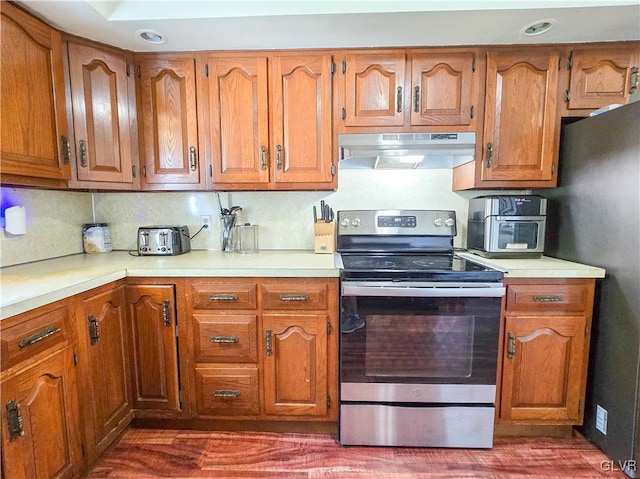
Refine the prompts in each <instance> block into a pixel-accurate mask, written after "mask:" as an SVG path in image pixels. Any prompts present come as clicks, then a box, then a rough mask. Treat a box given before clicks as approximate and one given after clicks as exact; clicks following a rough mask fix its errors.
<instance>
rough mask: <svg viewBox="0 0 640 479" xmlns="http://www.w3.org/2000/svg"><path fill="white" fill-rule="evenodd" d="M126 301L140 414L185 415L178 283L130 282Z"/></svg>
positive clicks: (133, 380) (135, 404)
mask: <svg viewBox="0 0 640 479" xmlns="http://www.w3.org/2000/svg"><path fill="white" fill-rule="evenodd" d="M126 303H127V314H126V317H127V322H128V336H129V354H130V365H131V366H130V367H131V386H132V391H133V407H134V409H135V410H136V417H161V418H179V417H182V416H183V414H182V411H183V409H182V401H181V391H180V373H179V361H178V311H177V307H176V285H175V284H173V283H164V284H163V283H161V282H160V283H158V282H154V281H153V280H151V279H149V280H145V281H142V282H134V284H127V286H126Z"/></svg>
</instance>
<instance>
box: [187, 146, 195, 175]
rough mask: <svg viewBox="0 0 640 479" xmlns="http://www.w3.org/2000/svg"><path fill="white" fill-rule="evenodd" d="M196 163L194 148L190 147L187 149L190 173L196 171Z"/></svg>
mask: <svg viewBox="0 0 640 479" xmlns="http://www.w3.org/2000/svg"><path fill="white" fill-rule="evenodd" d="M196 163H197V158H196V147H195V146H190V147H189V166H190V167H191V171H196V166H197V165H196Z"/></svg>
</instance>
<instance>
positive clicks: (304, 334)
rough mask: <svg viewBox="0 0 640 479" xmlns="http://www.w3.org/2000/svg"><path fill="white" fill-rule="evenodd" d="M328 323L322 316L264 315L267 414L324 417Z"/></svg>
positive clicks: (325, 407)
mask: <svg viewBox="0 0 640 479" xmlns="http://www.w3.org/2000/svg"><path fill="white" fill-rule="evenodd" d="M328 321H329V317H328V316H327V315H324V314H271V313H270V314H265V315H264V317H263V327H264V331H263V341H264V345H263V346H264V347H263V351H264V353H263V365H264V411H265V413H266V414H276V415H289V416H324V415H326V413H327V396H328V394H327V355H328V339H327V324H328Z"/></svg>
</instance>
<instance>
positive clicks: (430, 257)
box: [341, 253, 503, 281]
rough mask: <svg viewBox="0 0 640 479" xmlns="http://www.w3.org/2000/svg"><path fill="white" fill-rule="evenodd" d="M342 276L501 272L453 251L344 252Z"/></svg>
mask: <svg viewBox="0 0 640 479" xmlns="http://www.w3.org/2000/svg"><path fill="white" fill-rule="evenodd" d="M341 258H342V264H343V269H342V272H341V277H342V278H343V279H361V280H372V281H374V280H377V281H385V280H391V281H402V280H405V281H407V280H414V281H501V280H502V278H503V273H502V272H501V271H497V270H495V269H492V268H488V267H486V266H483V265H481V264H478V263H475V262H473V261H470V260H467V259H464V258H461V257H459V256H457V255H454V254H418V255H415V254H345V253H343V254H342V255H341Z"/></svg>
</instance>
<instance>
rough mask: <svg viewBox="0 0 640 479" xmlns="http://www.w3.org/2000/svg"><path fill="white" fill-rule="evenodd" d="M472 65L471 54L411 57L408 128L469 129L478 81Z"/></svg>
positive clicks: (472, 55) (427, 54) (439, 54)
mask: <svg viewBox="0 0 640 479" xmlns="http://www.w3.org/2000/svg"><path fill="white" fill-rule="evenodd" d="M474 65H475V54H474V53H472V52H461V53H433V54H430V53H426V54H414V55H413V56H412V58H411V92H410V93H409V94H410V95H411V105H410V107H411V125H412V126H421V125H442V126H446V125H452V126H468V125H471V123H472V120H473V113H474V112H473V110H472V108H473V109H475V107H474V103H477V95H478V88H477V84H478V81H479V80H478V79H477V78H475V77H476V75H474V71H475V67H474Z"/></svg>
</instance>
